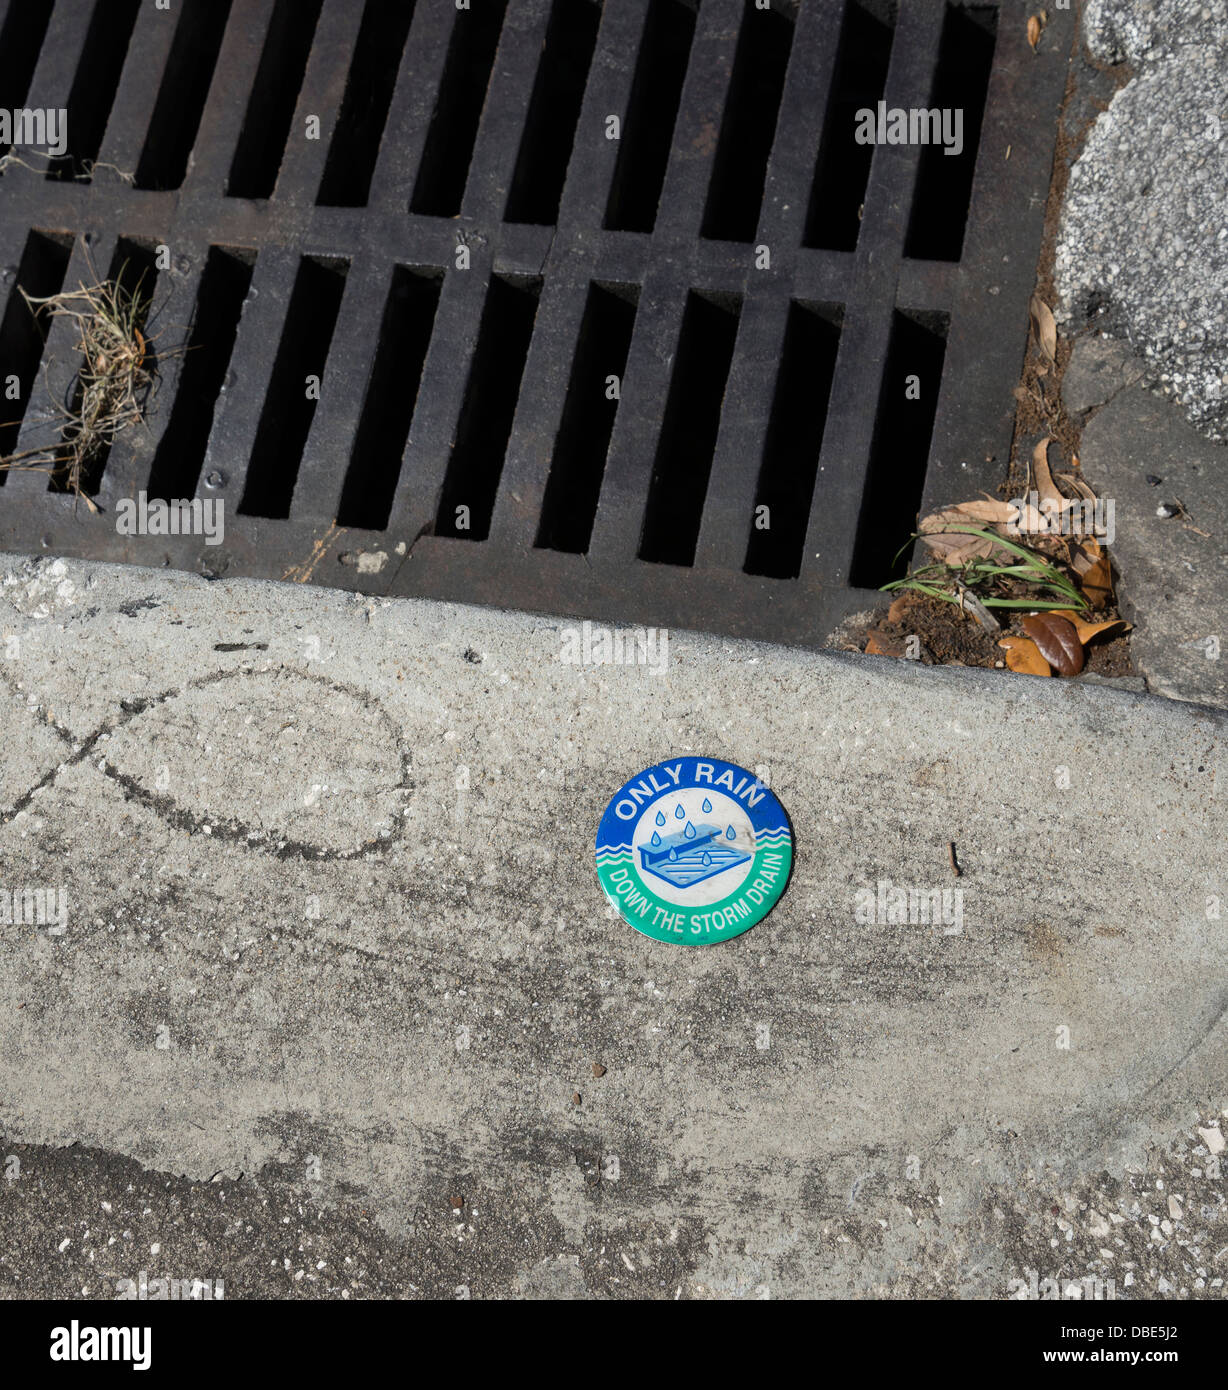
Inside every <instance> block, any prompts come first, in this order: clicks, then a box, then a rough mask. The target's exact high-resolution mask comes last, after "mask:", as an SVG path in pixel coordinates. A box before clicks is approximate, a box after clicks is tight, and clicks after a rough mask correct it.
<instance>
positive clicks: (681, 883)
mask: <svg viewBox="0 0 1228 1390" xmlns="http://www.w3.org/2000/svg"><path fill="white" fill-rule="evenodd" d="M792 863H793V832H792V830H791V829H790V828H789V818H788V816H786V815H785V811H784V807H783V806H781V804H780V802H779V801H777V799H776V797H775V796H774V795H773V794H772V792H771V791H770V790H769V789H768V788H767V787H766V786H765V785H764V784H763V783H762V782H760V781H759V780H758V779H757V778H756V777H755V774H754V773H753V772H747V771H746V769H745V768H744V767H738V766H737V765H736V764H734V763H725V762H721V761H719V759H716V758H691V757H685V758H669V759H667V760H666V761H665V762H663V763H658V764H657V765H656V766H655V767H650V768H646V769H645V770H644V771H643V772H641V773H638V774H637V775H636V776H635V777H632V778H631V780H630V781H629V782H626V783H624V784H623V786H621V787H620V788H619V789H618V791H617V792H615V794H614V796H613V798H612V799H611V801H610V804H609V805H608V806H607V807H606V810H605V814H604V815H603V816H602V818H601V824H600V825H599V826H598V828H597V876H598V877H599V878H600V879H601V886H602V889H603V890H604V891H605V895H606V897H607V898H609V900H610V902H611V903H612V904H613V905H614V906H615V907H616V908H617V909H618V912H619V914H620V915H621V916H622V917H623V918H624V919H625V920H626V921H628V922H630V924H631V925H632V926H633V927H634V928H635V929H636V931H638V932H643V934H644V935H645V936H651V937H652V938H653V939H654V940H655V941H676V942H679V943H681V944H682V945H684V946H707V945H709V944H711V943H712V942H714V941H726V940H728V938H729V937H731V936H737V935H738V934H739V933H741V932H744V931H747V930H749V929H750V928H751V927H753V926H754V925H755V923H756V922H761V921H762V920H763V918H764V917H766V916H767V914H768V913H769V912H771V910H772V908H773V907H775V906H776V903H777V901H778V900H779V898H780V895H781V894H782V893H783V892H784V890H785V885H786V884H787V883H788V881H789V869H790V867H791V865H792Z"/></svg>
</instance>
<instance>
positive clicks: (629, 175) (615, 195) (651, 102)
mask: <svg viewBox="0 0 1228 1390" xmlns="http://www.w3.org/2000/svg"><path fill="white" fill-rule="evenodd" d="M694 37H695V7H694V5H692V4H688V3H687V0H652V3H651V5H650V6H649V10H648V17H647V19H646V20H645V22H644V35H643V38H642V39H641V41H640V51H639V55H638V57H637V58H636V62H635V77H634V78H633V80H632V84H631V97H630V100H629V101H628V103H627V114H626V118H625V120H624V121H623V128H622V138H621V139H620V141H619V145H618V158H617V160H616V161H615V165H614V179H613V182H612V183H611V185H610V199H609V202H608V204H607V205H606V213H605V227H606V230H608V231H619V232H651V231H652V229H653V227H654V226H655V225H656V221H657V205H658V204H659V203H660V201H661V189H662V188H663V187H664V185H665V170H666V167H667V166H668V164H669V151H670V144H671V136H672V133H673V129H674V123H675V121H676V120H677V118H678V106H679V104H680V102H681V101H682V84H683V82H684V80H685V78H686V70H687V63H688V62H689V61H690V56H691V43H692V41H693V40H694Z"/></svg>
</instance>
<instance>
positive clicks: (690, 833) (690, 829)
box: [682, 821, 695, 840]
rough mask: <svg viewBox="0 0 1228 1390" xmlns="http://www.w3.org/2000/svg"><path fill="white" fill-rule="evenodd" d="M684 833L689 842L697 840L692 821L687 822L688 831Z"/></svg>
mask: <svg viewBox="0 0 1228 1390" xmlns="http://www.w3.org/2000/svg"><path fill="white" fill-rule="evenodd" d="M682 833H683V834H684V835H685V836H686V837H687V839H688V840H693V839H694V838H695V827H694V826H693V825H692V824H691V822H690V821H687V823H686V829H685V830H684V831H683V832H682Z"/></svg>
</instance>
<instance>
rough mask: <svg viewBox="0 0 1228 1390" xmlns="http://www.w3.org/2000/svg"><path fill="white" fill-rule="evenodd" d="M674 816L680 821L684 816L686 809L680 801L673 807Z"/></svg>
mask: <svg viewBox="0 0 1228 1390" xmlns="http://www.w3.org/2000/svg"><path fill="white" fill-rule="evenodd" d="M674 815H675V817H676V818H677V819H678V820H681V819H682V818H683V816H685V815H686V807H685V806H684V805H683V804H682V802H681V801H680V802H679V803H678V804H677V806H675V807H674Z"/></svg>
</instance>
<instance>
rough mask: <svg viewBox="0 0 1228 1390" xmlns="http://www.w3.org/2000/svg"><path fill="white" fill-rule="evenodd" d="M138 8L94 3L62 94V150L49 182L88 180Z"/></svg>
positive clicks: (117, 1)
mask: <svg viewBox="0 0 1228 1390" xmlns="http://www.w3.org/2000/svg"><path fill="white" fill-rule="evenodd" d="M139 9H140V0H95V4H94V10H93V13H92V14H91V15H90V23H89V28H88V29H87V30H86V33H85V44H84V47H83V48H82V50H81V59H80V62H79V63H78V64H77V71H76V75H75V76H74V77H73V83H72V89H71V90H70V91H69V93H68V102H67V111H68V116H67V130H68V150H67V152H66V153H65V154H63V155H61V156H60V157H59V158H58V159H53V160H52V161H51V163H50V165H49V166H48V168H47V177H48V178H49V179H60V180H63V179H80V180H86V179H88V176H89V171H90V168H91V166H92V165H93V162H94V160H96V159H97V158H98V151H99V150H100V149H101V148H102V137H103V136H104V135H105V134H106V129H107V118H108V117H109V116H110V114H111V107H112V106H113V105H114V103H115V94H116V92H117V91H118V90H119V79H120V76H121V75H122V73H123V70H124V58H125V57H126V56H127V53H128V42H129V40H130V39H131V38H132V30H133V28H134V27H135V25H136V17H137V12H138V11H139Z"/></svg>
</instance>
